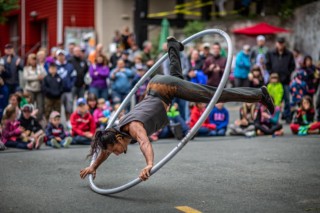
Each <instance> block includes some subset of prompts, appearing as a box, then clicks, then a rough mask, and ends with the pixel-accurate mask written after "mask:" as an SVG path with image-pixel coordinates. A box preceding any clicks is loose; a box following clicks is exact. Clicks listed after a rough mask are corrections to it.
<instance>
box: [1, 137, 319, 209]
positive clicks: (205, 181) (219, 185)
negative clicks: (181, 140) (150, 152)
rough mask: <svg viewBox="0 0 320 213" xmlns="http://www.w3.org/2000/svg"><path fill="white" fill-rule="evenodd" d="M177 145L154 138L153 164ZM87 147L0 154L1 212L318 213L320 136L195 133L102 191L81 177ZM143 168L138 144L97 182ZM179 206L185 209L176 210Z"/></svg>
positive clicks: (113, 162)
mask: <svg viewBox="0 0 320 213" xmlns="http://www.w3.org/2000/svg"><path fill="white" fill-rule="evenodd" d="M177 144H178V141H176V140H160V141H158V142H155V143H153V146H154V150H155V162H158V161H159V160H161V159H162V158H163V157H164V156H165V155H166V154H167V153H168V152H169V151H170V150H171V149H172V148H174V147H175V146H176V145H177ZM87 153H88V146H72V147H71V148H69V149H61V150H54V149H51V148H49V147H44V148H43V149H41V150H38V151H25V150H16V149H9V150H7V151H4V152H0V171H1V172H0V200H1V201H0V212H1V213H6V212H182V211H184V212H319V211H320V137H319V135H310V136H306V137H295V136H292V135H291V134H287V135H285V136H283V137H276V138H273V137H271V136H264V137H255V138H245V137H232V136H226V137H217V138H196V139H195V140H193V141H190V142H189V143H188V144H187V145H186V146H185V147H184V148H183V149H182V150H181V151H180V152H179V153H178V154H177V156H176V157H174V158H173V159H172V160H171V161H170V162H169V163H168V164H167V165H165V166H164V167H163V168H161V169H160V170H159V171H158V172H157V173H156V174H154V175H153V176H152V177H151V178H150V179H149V180H148V181H146V182H143V183H140V184H139V185H137V186H135V187H133V188H131V189H129V190H127V191H124V192H121V193H119V194H115V195H111V196H104V195H99V194H96V193H94V192H93V191H91V189H90V187H89V185H88V181H87V180H81V179H80V178H79V171H80V169H81V168H83V167H85V166H87V165H88V164H89V161H88V160H86V159H85V156H86V154H87ZM144 166H145V162H144V158H143V155H142V154H141V152H140V150H139V146H138V145H130V146H129V149H128V153H127V154H126V155H121V156H119V157H116V156H111V157H110V158H109V159H108V160H107V163H104V164H103V165H102V166H101V167H100V168H99V169H98V171H97V178H96V180H95V183H96V184H97V185H98V186H100V187H102V188H113V187H117V186H120V185H122V184H125V183H127V182H128V181H131V180H132V179H134V178H136V177H137V176H138V174H139V171H140V170H141V169H142V168H143V167H144ZM178 209H182V210H178Z"/></svg>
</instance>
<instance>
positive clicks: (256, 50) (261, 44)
mask: <svg viewBox="0 0 320 213" xmlns="http://www.w3.org/2000/svg"><path fill="white" fill-rule="evenodd" d="M265 44H266V38H265V37H264V36H263V35H259V36H257V46H254V47H253V48H252V50H251V54H250V60H251V64H256V62H257V56H258V55H259V54H262V55H264V56H266V55H267V53H268V47H266V46H265Z"/></svg>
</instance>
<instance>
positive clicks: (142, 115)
mask: <svg viewBox="0 0 320 213" xmlns="http://www.w3.org/2000/svg"><path fill="white" fill-rule="evenodd" d="M167 41H168V54H169V59H170V74H171V76H164V75H156V76H154V77H153V78H152V79H151V80H150V82H149V84H148V87H147V95H146V96H145V98H144V99H143V100H142V101H141V102H140V103H139V104H137V105H136V106H135V107H134V109H133V110H132V111H130V112H129V113H128V114H126V115H124V116H123V118H122V119H121V120H120V122H119V124H118V125H117V126H115V127H112V128H108V129H106V130H103V131H98V132H97V133H96V135H95V137H94V139H93V142H92V144H91V152H90V154H89V155H88V156H92V155H93V154H94V153H98V152H99V150H100V152H99V156H98V157H97V159H96V160H95V162H94V163H93V164H92V165H91V166H89V167H87V168H85V169H82V170H81V171H80V177H81V178H82V179H84V178H85V177H86V176H87V175H88V174H92V175H93V177H95V176H96V169H97V168H98V167H99V165H100V164H101V163H102V162H103V161H105V160H106V159H107V158H108V157H109V155H110V154H111V153H114V154H115V155H120V154H122V153H126V151H127V148H128V145H129V144H130V142H131V141H132V140H135V141H137V142H138V143H139V144H140V149H141V151H142V153H143V155H144V157H145V159H146V163H147V166H146V167H145V168H144V169H142V170H141V172H140V175H139V178H140V179H141V180H144V181H145V180H147V179H148V177H149V176H150V170H151V169H152V167H153V163H154V162H153V159H154V155H153V149H152V145H151V143H150V141H149V138H148V135H151V134H152V133H154V132H156V131H157V130H159V129H161V128H163V127H164V126H166V125H167V124H168V123H169V121H168V118H167V110H168V109H169V106H170V104H171V101H172V99H173V98H175V97H177V98H181V99H184V100H187V101H191V102H203V103H209V102H210V100H211V98H212V97H213V95H214V93H215V91H216V89H217V88H215V87H211V86H207V85H200V84H195V83H192V82H189V81H185V80H184V79H183V76H182V70H181V63H180V56H179V51H182V50H183V49H184V46H183V45H182V44H181V43H180V42H178V41H177V40H176V39H175V38H174V37H172V36H170V37H168V38H167ZM231 101H238V102H250V103H252V102H261V103H262V104H263V105H265V106H266V107H267V108H268V110H269V111H270V113H271V114H273V112H274V105H273V101H272V99H271V97H270V96H269V94H268V92H267V89H266V87H261V88H244V87H242V88H226V89H224V90H223V92H222V94H221V96H220V98H219V100H218V102H231Z"/></svg>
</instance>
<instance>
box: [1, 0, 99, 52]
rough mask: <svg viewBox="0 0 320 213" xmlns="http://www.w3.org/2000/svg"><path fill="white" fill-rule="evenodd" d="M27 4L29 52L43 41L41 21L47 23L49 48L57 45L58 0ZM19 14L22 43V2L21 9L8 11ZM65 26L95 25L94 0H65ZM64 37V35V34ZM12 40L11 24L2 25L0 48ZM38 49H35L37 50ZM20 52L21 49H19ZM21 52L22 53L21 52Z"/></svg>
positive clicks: (26, 0)
mask: <svg viewBox="0 0 320 213" xmlns="http://www.w3.org/2000/svg"><path fill="white" fill-rule="evenodd" d="M25 5H26V9H25V11H26V20H25V24H26V27H25V29H26V35H25V36H26V46H25V52H26V53H27V52H28V51H29V50H30V49H31V48H32V47H34V46H35V45H36V44H37V43H38V42H39V41H41V23H43V22H46V23H47V31H48V32H47V35H48V38H47V39H48V48H49V49H50V48H51V47H53V46H56V45H57V0H41V1H39V0H25ZM32 11H36V13H37V16H36V17H31V16H30V13H31V12H32ZM11 15H18V19H19V23H18V31H19V35H20V45H21V4H20V9H19V10H16V11H12V12H10V13H8V18H10V16H11ZM65 27H94V0H86V1H77V0H63V30H64V28H65ZM63 38H64V36H63ZM9 42H10V37H9V25H8V22H7V23H6V24H5V25H0V50H1V52H3V47H4V45H5V44H6V43H9ZM36 50H37V49H35V51H36ZM18 52H19V51H18ZM19 54H20V53H19Z"/></svg>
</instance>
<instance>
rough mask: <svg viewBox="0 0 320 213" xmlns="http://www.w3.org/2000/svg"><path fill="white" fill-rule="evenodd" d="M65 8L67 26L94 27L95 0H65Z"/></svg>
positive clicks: (64, 18) (64, 22) (64, 19)
mask: <svg viewBox="0 0 320 213" xmlns="http://www.w3.org/2000/svg"><path fill="white" fill-rule="evenodd" d="M63 8H64V11H63V25H64V26H65V27H75V26H77V27H94V0H86V1H79V0H64V1H63Z"/></svg>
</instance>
